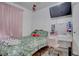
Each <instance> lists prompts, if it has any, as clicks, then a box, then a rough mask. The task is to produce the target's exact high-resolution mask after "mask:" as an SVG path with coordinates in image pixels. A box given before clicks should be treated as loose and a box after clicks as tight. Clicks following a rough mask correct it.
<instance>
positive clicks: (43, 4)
mask: <svg viewBox="0 0 79 59" xmlns="http://www.w3.org/2000/svg"><path fill="white" fill-rule="evenodd" d="M13 3H15V4H18V5H19V6H22V7H24V8H27V9H29V10H32V6H33V4H36V5H37V10H39V9H42V8H45V7H47V6H50V5H53V4H56V3H58V2H13Z"/></svg>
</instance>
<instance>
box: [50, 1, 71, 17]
mask: <svg viewBox="0 0 79 59" xmlns="http://www.w3.org/2000/svg"><path fill="white" fill-rule="evenodd" d="M49 11H50V17H51V18H54V17H60V16H67V15H71V14H72V8H71V2H64V3H61V4H59V5H56V6H53V7H50V8H49Z"/></svg>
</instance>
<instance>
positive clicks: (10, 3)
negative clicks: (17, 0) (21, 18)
mask: <svg viewBox="0 0 79 59" xmlns="http://www.w3.org/2000/svg"><path fill="white" fill-rule="evenodd" d="M5 3H7V4H9V5H12V6H15V7H17V8H20V9H22V10H27V9H26V8H23V7H21V6H19V5H17V4H14V3H12V2H5Z"/></svg>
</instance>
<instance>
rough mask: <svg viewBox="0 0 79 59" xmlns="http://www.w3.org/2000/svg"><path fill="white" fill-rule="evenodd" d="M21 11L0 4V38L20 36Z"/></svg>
mask: <svg viewBox="0 0 79 59" xmlns="http://www.w3.org/2000/svg"><path fill="white" fill-rule="evenodd" d="M22 16H23V10H21V9H19V8H17V7H14V6H12V5H8V4H6V3H2V2H1V3H0V38H5V37H6V38H7V37H15V38H19V37H21V36H22Z"/></svg>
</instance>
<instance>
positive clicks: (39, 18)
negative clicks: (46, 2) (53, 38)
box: [32, 5, 72, 31]
mask: <svg viewBox="0 0 79 59" xmlns="http://www.w3.org/2000/svg"><path fill="white" fill-rule="evenodd" d="M51 6H54V5H51ZM51 6H48V7H46V8H43V9H41V10H38V11H36V12H35V13H34V15H33V21H32V22H33V24H32V31H33V30H35V29H43V30H46V31H50V30H51V24H56V23H65V22H67V21H69V20H71V19H72V17H71V16H64V17H58V18H53V19H51V18H50V13H49V8H50V7H51ZM57 29H58V28H57ZM58 30H61V29H58Z"/></svg>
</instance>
